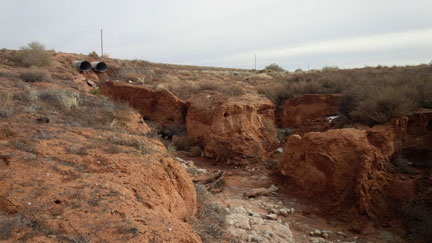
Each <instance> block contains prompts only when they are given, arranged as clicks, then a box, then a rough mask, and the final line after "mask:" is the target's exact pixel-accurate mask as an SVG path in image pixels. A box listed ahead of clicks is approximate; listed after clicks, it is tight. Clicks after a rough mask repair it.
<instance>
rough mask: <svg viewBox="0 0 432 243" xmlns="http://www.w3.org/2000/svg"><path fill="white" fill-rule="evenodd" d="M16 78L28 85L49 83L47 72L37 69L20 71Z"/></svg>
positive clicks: (49, 77)
mask: <svg viewBox="0 0 432 243" xmlns="http://www.w3.org/2000/svg"><path fill="white" fill-rule="evenodd" d="M18 77H19V78H20V79H22V80H23V81H25V82H28V83H34V82H51V75H50V74H49V73H48V72H47V71H45V70H43V69H40V68H37V67H32V68H31V69H28V70H24V71H21V73H20V74H19V76H18Z"/></svg>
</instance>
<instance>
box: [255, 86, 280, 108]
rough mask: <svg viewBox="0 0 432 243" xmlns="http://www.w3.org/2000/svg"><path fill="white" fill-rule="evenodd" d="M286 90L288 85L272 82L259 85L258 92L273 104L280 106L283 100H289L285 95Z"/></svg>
mask: <svg viewBox="0 0 432 243" xmlns="http://www.w3.org/2000/svg"><path fill="white" fill-rule="evenodd" d="M286 88H287V84H284V83H282V82H271V83H265V84H261V85H259V86H258V87H257V92H258V94H262V95H264V96H266V97H267V98H269V99H270V100H271V101H272V102H273V103H275V104H279V103H280V102H282V100H284V99H286V98H287V97H286V93H285V89H286Z"/></svg>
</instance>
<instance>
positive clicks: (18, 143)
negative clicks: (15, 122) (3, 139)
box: [8, 139, 37, 154]
mask: <svg viewBox="0 0 432 243" xmlns="http://www.w3.org/2000/svg"><path fill="white" fill-rule="evenodd" d="M8 145H9V146H11V147H13V148H15V149H18V150H21V151H24V152H27V153H33V154H34V153H36V151H37V150H36V146H35V145H34V143H33V142H32V141H30V140H27V139H13V140H10V141H9V143H8Z"/></svg>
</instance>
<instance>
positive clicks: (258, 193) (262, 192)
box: [245, 185, 279, 198]
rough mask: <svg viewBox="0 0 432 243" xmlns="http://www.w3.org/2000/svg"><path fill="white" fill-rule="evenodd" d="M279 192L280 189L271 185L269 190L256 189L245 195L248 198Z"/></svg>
mask: <svg viewBox="0 0 432 243" xmlns="http://www.w3.org/2000/svg"><path fill="white" fill-rule="evenodd" d="M277 190H279V188H278V187H277V186H275V185H271V186H270V187H269V188H263V187H262V188H254V189H252V190H251V191H250V192H246V193H245V197H246V198H250V197H257V196H265V195H267V194H270V193H272V192H275V191H277Z"/></svg>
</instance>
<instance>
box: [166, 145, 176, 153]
mask: <svg viewBox="0 0 432 243" xmlns="http://www.w3.org/2000/svg"><path fill="white" fill-rule="evenodd" d="M166 149H167V151H168V154H170V155H175V153H176V151H177V148H176V146H175V145H174V144H172V143H169V144H168V146H166Z"/></svg>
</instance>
